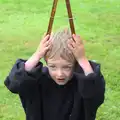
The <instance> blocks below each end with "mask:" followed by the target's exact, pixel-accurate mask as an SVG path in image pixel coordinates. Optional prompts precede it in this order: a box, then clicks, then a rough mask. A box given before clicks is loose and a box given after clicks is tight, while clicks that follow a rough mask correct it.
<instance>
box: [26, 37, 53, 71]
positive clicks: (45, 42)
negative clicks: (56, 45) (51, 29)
mask: <svg viewBox="0 0 120 120" xmlns="http://www.w3.org/2000/svg"><path fill="white" fill-rule="evenodd" d="M50 47H51V40H50V35H46V36H45V37H44V38H43V39H42V40H41V42H40V44H39V46H38V48H37V50H36V52H35V53H34V54H33V55H32V56H31V57H30V58H29V59H28V60H27V61H26V62H25V70H26V71H31V70H32V69H33V68H34V67H35V66H36V65H37V64H38V62H39V60H40V59H41V58H43V57H44V55H45V53H46V52H47V51H48V50H49V49H50Z"/></svg>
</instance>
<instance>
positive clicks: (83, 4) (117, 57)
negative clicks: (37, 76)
mask: <svg viewBox="0 0 120 120" xmlns="http://www.w3.org/2000/svg"><path fill="white" fill-rule="evenodd" d="M52 2H53V1H52V0H47V1H44V0H19V1H17V0H0V56H1V58H0V120H23V119H25V118H24V117H25V115H24V112H23V110H22V107H21V104H20V101H19V97H18V96H17V95H14V94H12V93H10V92H9V91H8V90H7V89H6V88H5V86H4V84H3V82H4V79H5V77H6V76H7V75H8V73H9V71H10V69H11V67H12V65H13V64H14V62H15V61H16V59H17V58H23V59H28V58H29V57H30V56H31V55H32V53H33V52H34V51H35V49H36V48H37V45H38V44H39V42H40V39H41V36H42V35H43V33H44V32H46V30H47V26H48V21H49V16H50V11H51V7H52ZM71 5H72V11H73V15H74V18H75V20H74V22H75V28H76V32H77V34H80V35H81V36H82V37H83V39H84V40H85V47H86V53H87V56H88V58H89V59H94V60H96V61H97V62H99V63H101V67H102V72H103V74H104V76H105V79H106V94H105V102H104V104H103V105H102V106H101V107H100V108H99V110H98V113H97V120H120V102H119V100H120V87H119V86H120V80H119V79H120V54H119V53H120V22H119V21H120V14H119V11H120V1H119V0H71ZM63 13H64V14H63ZM64 26H69V24H68V19H67V12H66V7H65V2H64V0H60V1H59V3H58V8H57V13H56V18H55V21H54V28H53V29H54V30H56V29H58V28H59V27H64Z"/></svg>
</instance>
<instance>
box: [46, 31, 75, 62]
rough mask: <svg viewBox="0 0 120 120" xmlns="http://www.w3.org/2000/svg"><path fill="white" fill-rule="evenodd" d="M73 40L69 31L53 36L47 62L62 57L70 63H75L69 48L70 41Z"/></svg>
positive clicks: (56, 33)
mask: <svg viewBox="0 0 120 120" xmlns="http://www.w3.org/2000/svg"><path fill="white" fill-rule="evenodd" d="M70 39H72V34H71V32H70V30H69V29H64V30H58V31H57V32H55V33H54V34H53V35H52V38H51V40H52V47H51V49H50V50H49V51H48V52H47V53H46V55H45V60H47V59H53V58H55V57H61V58H63V59H65V60H67V61H69V62H74V61H75V58H74V55H73V53H72V51H71V50H70V49H69V48H68V43H67V42H68V40H70Z"/></svg>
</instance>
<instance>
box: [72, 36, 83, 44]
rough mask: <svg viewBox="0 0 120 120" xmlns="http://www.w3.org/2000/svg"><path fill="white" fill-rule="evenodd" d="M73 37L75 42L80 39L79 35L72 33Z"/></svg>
mask: <svg viewBox="0 0 120 120" xmlns="http://www.w3.org/2000/svg"><path fill="white" fill-rule="evenodd" d="M73 39H74V40H75V42H76V43H78V42H80V41H81V38H80V36H79V35H75V34H73Z"/></svg>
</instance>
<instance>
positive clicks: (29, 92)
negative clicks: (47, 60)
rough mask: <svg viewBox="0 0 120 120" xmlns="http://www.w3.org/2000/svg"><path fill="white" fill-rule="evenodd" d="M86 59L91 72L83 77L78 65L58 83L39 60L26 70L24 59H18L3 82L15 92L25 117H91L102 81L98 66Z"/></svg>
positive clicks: (91, 119)
mask: <svg viewBox="0 0 120 120" xmlns="http://www.w3.org/2000/svg"><path fill="white" fill-rule="evenodd" d="M89 62H90V64H91V66H92V68H93V70H94V73H91V74H89V75H87V76H85V75H84V72H83V70H82V68H81V67H80V66H79V65H78V66H76V69H75V71H74V73H73V77H72V79H71V80H70V81H69V82H68V83H67V84H66V85H62V86H61V85H58V84H56V83H55V82H54V80H52V78H51V77H50V75H49V72H48V69H47V67H43V64H42V63H41V62H39V63H38V65H37V66H36V67H35V68H34V69H33V70H32V71H30V72H26V71H25V67H24V65H25V64H24V63H25V60H22V59H18V60H17V61H16V63H15V64H14V66H13V68H12V70H11V71H10V73H9V75H8V76H7V78H6V80H5V82H4V83H5V85H6V87H7V88H8V89H9V90H10V91H11V92H12V93H16V94H18V95H19V97H20V100H21V103H22V106H23V108H24V111H25V114H26V120H95V117H96V112H97V109H98V107H99V106H100V105H101V104H102V103H103V101H104V93H105V81H104V78H103V75H102V74H101V72H100V65H99V64H97V63H94V62H91V61H89Z"/></svg>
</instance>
